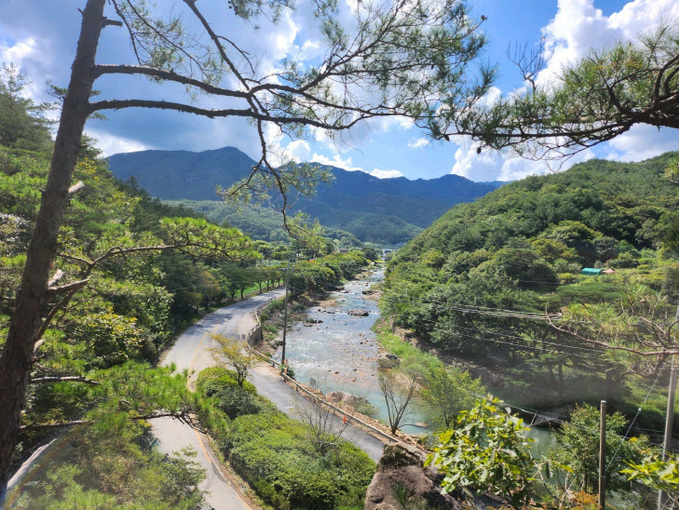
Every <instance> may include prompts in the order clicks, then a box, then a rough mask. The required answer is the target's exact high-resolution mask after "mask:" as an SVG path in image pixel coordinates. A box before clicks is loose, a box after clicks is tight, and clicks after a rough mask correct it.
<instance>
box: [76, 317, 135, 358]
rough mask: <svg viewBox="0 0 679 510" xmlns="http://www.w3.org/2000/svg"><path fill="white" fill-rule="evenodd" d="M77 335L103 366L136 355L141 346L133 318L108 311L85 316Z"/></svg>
mask: <svg viewBox="0 0 679 510" xmlns="http://www.w3.org/2000/svg"><path fill="white" fill-rule="evenodd" d="M77 336H78V337H79V338H80V339H82V340H83V341H85V342H86V343H87V345H88V346H89V348H90V350H91V351H92V355H93V356H94V357H95V358H97V359H98V360H99V362H98V364H100V365H101V366H104V367H110V366H113V365H119V364H121V363H124V362H125V361H127V360H128V359H130V358H131V357H134V356H135V355H137V354H138V353H139V349H140V347H141V341H140V338H139V332H138V331H137V328H136V325H135V321H134V319H133V318H127V317H123V316H121V315H116V314H114V313H110V312H109V313H103V314H99V315H96V316H90V317H86V318H85V320H84V321H83V324H82V325H81V326H80V328H79V329H78V332H77Z"/></svg>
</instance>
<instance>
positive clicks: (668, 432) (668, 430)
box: [658, 367, 677, 510]
mask: <svg viewBox="0 0 679 510" xmlns="http://www.w3.org/2000/svg"><path fill="white" fill-rule="evenodd" d="M676 385H677V369H676V368H674V367H673V368H672V370H671V371H670V387H669V391H668V394H667V416H666V417H665V440H664V441H663V445H662V460H667V451H668V450H669V449H670V442H671V441H672V426H673V422H674V389H675V387H676ZM666 503H667V495H666V494H665V493H664V492H663V491H658V510H662V509H663V508H665V504H666Z"/></svg>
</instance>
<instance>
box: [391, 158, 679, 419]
mask: <svg viewBox="0 0 679 510" xmlns="http://www.w3.org/2000/svg"><path fill="white" fill-rule="evenodd" d="M675 157H676V154H673V153H668V154H665V155H663V156H660V157H657V158H654V159H651V160H648V161H644V162H642V163H631V164H623V163H615V162H608V161H598V160H592V161H588V162H586V163H582V164H579V165H576V166H574V167H573V168H571V169H569V170H567V171H565V172H561V173H558V174H552V175H545V176H539V177H537V176H534V177H529V178H526V179H523V180H521V181H518V182H513V183H509V184H507V185H505V186H503V187H501V188H499V189H497V190H496V191H494V192H492V193H490V194H488V195H486V196H484V197H483V198H481V199H479V200H478V201H476V202H474V203H472V204H462V205H458V206H456V207H454V208H453V209H451V210H450V211H448V212H447V213H446V214H445V215H443V216H442V217H441V218H440V219H438V220H437V221H436V222H435V223H434V224H433V225H431V226H430V227H429V228H428V229H426V230H425V231H424V232H423V233H422V234H420V235H419V236H417V237H416V238H415V239H413V240H412V241H411V242H410V243H408V244H407V245H406V246H404V247H402V248H400V249H399V250H398V251H397V252H396V254H395V256H394V257H393V259H392V260H391V261H390V262H389V264H388V266H387V271H386V280H385V283H384V285H383V288H382V290H383V293H382V298H381V300H380V307H381V310H382V312H383V314H384V315H385V316H387V317H389V318H390V319H392V320H393V321H394V323H395V325H396V326H399V327H404V328H406V329H407V330H409V331H412V332H413V333H414V334H415V335H416V336H417V337H418V338H421V339H423V340H425V341H429V342H432V343H433V344H435V346H436V347H438V348H441V349H444V350H445V351H446V352H448V353H450V354H453V355H455V356H458V357H461V358H463V360H462V361H463V362H466V361H470V362H472V363H474V364H480V365H481V366H482V367H483V369H482V370H481V371H480V373H481V374H487V375H484V377H485V382H486V383H489V382H490V381H492V382H493V383H497V382H498V381H499V380H500V379H501V380H502V384H501V385H500V386H499V387H497V388H496V389H495V390H494V391H496V392H499V394H501V395H502V396H503V397H504V398H506V399H507V400H508V401H511V402H513V403H517V404H520V405H526V406H530V407H533V408H545V407H544V406H545V405H548V406H554V405H568V404H570V403H572V402H576V401H582V399H583V398H584V397H583V395H587V397H586V398H587V399H590V398H591V399H592V400H599V399H602V398H605V399H607V400H609V401H611V400H612V399H621V398H625V395H627V394H628V393H629V385H630V384H631V382H630V381H629V380H625V379H624V378H621V377H619V376H617V375H616V376H614V377H613V376H611V374H618V373H620V370H622V369H621V364H623V363H624V364H627V366H632V367H634V368H635V369H636V368H639V367H641V366H643V367H645V368H649V364H648V363H640V362H639V361H638V360H634V359H632V358H631V357H630V356H628V357H626V358H625V357H622V356H618V355H611V354H608V355H606V356H602V351H603V350H604V346H603V345H601V344H598V345H597V344H595V345H591V344H588V345H583V340H582V339H581V338H577V336H574V335H572V334H570V333H569V332H568V331H566V332H564V331H557V330H556V329H554V328H552V327H550V326H549V324H548V323H547V321H543V322H540V321H539V320H536V319H534V318H533V317H535V316H536V315H537V316H544V314H545V312H547V313H551V314H558V313H560V312H562V313H570V312H569V311H568V310H569V309H570V307H576V306H577V305H580V306H581V307H582V308H583V309H587V308H592V307H594V309H595V310H596V309H597V307H598V306H600V307H603V306H608V307H615V303H620V302H621V300H623V298H624V296H623V294H624V286H623V285H621V278H623V277H624V276H625V275H626V274H628V273H632V274H641V273H642V272H643V273H645V274H644V279H645V285H647V286H648V287H650V288H651V289H652V290H653V291H654V292H656V293H657V292H661V293H662V294H663V295H667V296H674V294H672V292H674V290H673V289H674V287H676V285H675V284H674V280H673V278H672V277H671V276H668V275H669V274H670V273H668V271H670V272H671V268H672V267H673V265H674V262H673V261H672V259H671V257H669V253H668V252H667V251H666V250H663V251H662V252H659V251H658V248H660V247H661V246H662V244H663V243H666V242H667V239H668V238H667V237H666V233H667V232H668V229H670V226H671V225H672V224H673V222H674V221H675V219H676V212H675V211H676V210H677V209H678V208H679V196H678V195H677V193H676V187H675V185H674V184H672V183H671V182H668V181H667V179H665V178H664V177H663V173H664V169H665V168H666V167H667V164H668V162H669V161H672V160H673V159H674V158H675ZM663 253H664V254H665V255H663ZM442 259H444V260H445V262H443V264H441V260H442ZM595 264H599V265H600V266H601V267H607V266H609V267H610V266H615V267H617V268H618V269H617V271H618V273H619V274H618V275H602V276H600V277H589V278H587V277H583V276H581V275H580V271H581V269H582V267H583V266H594V265H595ZM627 268H632V269H633V270H630V269H627ZM670 299H674V298H670ZM651 301H652V302H654V303H659V301H658V300H657V299H656V298H653V299H652V300H651ZM647 302H648V300H647ZM617 308H618V310H619V309H620V306H618V307H617ZM667 309H668V308H667V307H666V306H665V305H660V308H659V309H658V313H659V314H660V315H664V314H665V312H666V311H667ZM660 312H662V313H660ZM609 315H611V314H609ZM602 317H603V315H602ZM667 318H668V320H669V318H670V316H669V315H668V316H667ZM618 322H620V320H618ZM628 322H630V321H628ZM655 322H656V323H657V324H658V325H659V324H660V323H661V322H662V321H661V319H660V317H659V316H658V317H657V320H656V321H655ZM628 329H629V328H628ZM621 331H622V330H621ZM630 331H631V330H630ZM583 333H584V331H583ZM628 336H630V338H631V336H633V335H631V334H630V335H628ZM590 338H595V337H594V336H590ZM582 347H586V348H587V350H584V349H582ZM485 369H487V370H485ZM495 375H497V378H496V377H495ZM613 380H615V381H616V382H615V383H613Z"/></svg>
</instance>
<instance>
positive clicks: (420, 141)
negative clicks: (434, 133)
mask: <svg viewBox="0 0 679 510" xmlns="http://www.w3.org/2000/svg"><path fill="white" fill-rule="evenodd" d="M427 145H429V140H427V139H426V138H415V139H413V140H410V141H409V142H408V147H410V148H411V149H419V148H421V147H426V146H427Z"/></svg>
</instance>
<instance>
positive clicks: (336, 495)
mask: <svg viewBox="0 0 679 510" xmlns="http://www.w3.org/2000/svg"><path fill="white" fill-rule="evenodd" d="M196 385H197V391H198V395H199V397H200V399H201V408H202V411H201V413H202V414H201V422H203V423H205V424H206V425H207V426H209V428H210V431H211V433H212V436H213V438H214V440H215V442H216V443H217V444H218V445H219V448H220V450H221V451H222V452H223V454H224V456H225V458H227V459H228V461H229V463H230V464H231V466H232V467H233V468H234V469H235V470H236V472H237V473H238V474H239V475H240V476H241V477H242V478H243V479H244V480H246V481H247V482H248V483H249V484H250V486H251V487H252V488H253V489H254V491H255V492H256V493H257V495H258V496H259V497H260V498H261V499H262V500H263V501H264V502H265V503H266V504H268V505H270V506H271V507H272V508H276V509H288V508H297V509H309V510H312V509H318V508H327V509H346V510H349V509H360V508H363V500H364V497H365V491H366V489H367V487H368V484H369V483H370V480H371V478H372V475H373V473H374V471H375V463H374V462H373V461H372V460H370V458H369V457H368V456H367V455H366V454H365V453H364V452H362V451H361V450H359V449H358V448H356V447H355V446H354V445H352V444H351V443H348V442H346V441H343V440H339V441H337V440H336V438H335V437H328V441H325V442H323V445H325V446H327V445H330V446H329V447H324V448H322V449H319V448H317V447H315V445H317V444H319V442H318V441H312V440H311V437H314V438H317V437H319V434H320V437H321V438H322V437H325V436H326V435H328V436H329V434H327V433H326V432H324V431H320V432H319V431H317V430H312V429H313V425H312V424H311V423H305V422H298V421H295V420H292V419H290V418H288V417H287V416H285V415H284V414H283V413H281V412H280V411H278V410H277V409H276V407H275V406H274V405H273V404H272V403H271V402H270V401H268V400H267V399H265V398H264V397H262V396H260V395H258V394H257V392H256V390H255V389H254V387H253V386H252V385H251V384H249V383H248V382H245V383H244V384H243V385H242V386H240V385H239V382H238V377H237V375H236V374H235V373H234V372H230V371H228V370H226V369H224V368H219V367H216V368H211V369H207V370H204V371H202V372H201V373H200V374H199V376H198V379H197V384H196Z"/></svg>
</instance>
